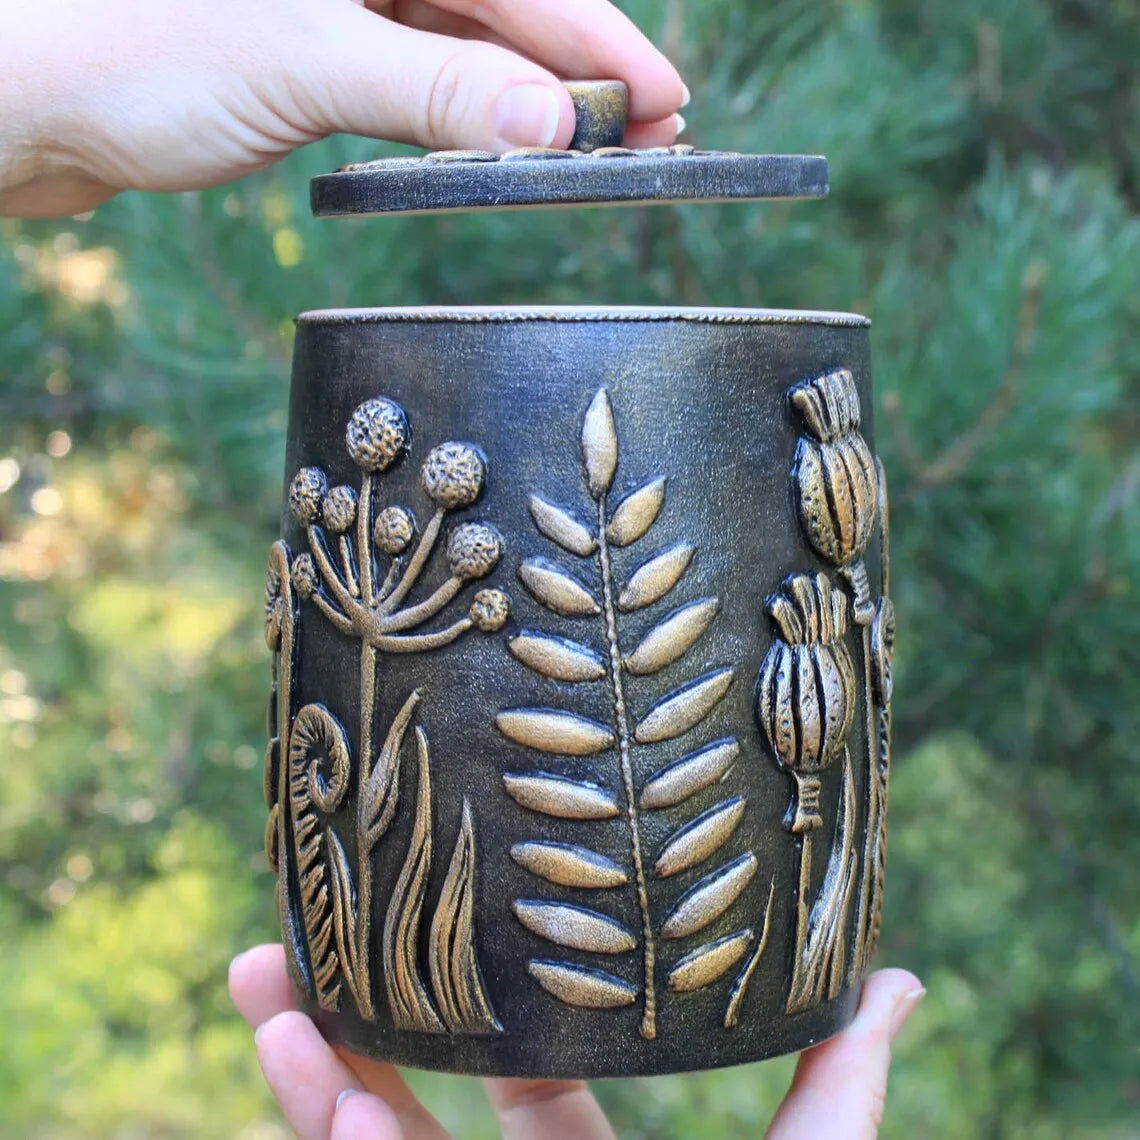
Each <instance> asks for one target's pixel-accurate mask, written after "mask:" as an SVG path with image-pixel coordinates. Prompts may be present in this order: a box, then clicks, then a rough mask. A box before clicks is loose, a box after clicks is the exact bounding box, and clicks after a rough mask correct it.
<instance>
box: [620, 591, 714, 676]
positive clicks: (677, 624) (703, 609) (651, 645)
mask: <svg viewBox="0 0 1140 1140" xmlns="http://www.w3.org/2000/svg"><path fill="white" fill-rule="evenodd" d="M719 610H720V602H718V601H717V600H716V598H698V599H697V600H696V601H695V602H689V603H688V604H687V605H684V606H680V607H679V608H678V609H675V610H673V612H672V613H670V614H668V615H667V616H666V617H664V618H663V619H662V620H661V621H660V622H658V623H657V625H655V626H654V627H653V628H652V629H651V630H650V631H649V632H648V633H647V634H646V635H645V636H644V637H643V638H642V639H641V641H640V642H639V643H638V646H637V648H636V649H635V650H634V651H633V652H632V653H631V654H630V655H629V656H628V657H627V658H626V659H625V667H626V668H627V669H628V670H629V671H630V672H631V673H635V674H637V675H638V676H642V677H644V676H648V675H650V674H653V673H659V672H660V671H661V670H662V669H664V668H665V666H666V665H672V664H673V662H674V661H676V660H678V659H679V658H681V657H683V656H684V655H685V654H686V653H688V651H689V650H690V649H691V648H692V647H693V646H694V645H695V644H696V643H697V641H699V640H700V638H701V637H703V636H704V634H705V633H706V632H707V631H708V628H709V626H710V625H712V623H713V618H715V617H716V615H717V612H718V611H719Z"/></svg>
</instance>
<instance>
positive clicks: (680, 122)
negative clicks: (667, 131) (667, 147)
mask: <svg viewBox="0 0 1140 1140" xmlns="http://www.w3.org/2000/svg"><path fill="white" fill-rule="evenodd" d="M673 118H675V119H676V120H677V134H680V133H681V132H682V131H683V130H684V129H685V127H686V126H687V125H688V124H687V123H686V122H685V116H684V115H674V116H673Z"/></svg>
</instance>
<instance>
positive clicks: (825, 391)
mask: <svg viewBox="0 0 1140 1140" xmlns="http://www.w3.org/2000/svg"><path fill="white" fill-rule="evenodd" d="M791 401H792V404H793V406H794V407H795V409H796V410H797V411H798V412H799V414H800V415H801V416H802V417H803V421H804V423H805V424H806V425H807V429H808V431H809V433H810V434H809V435H804V436H801V437H800V441H799V443H798V445H797V446H796V458H795V464H794V466H793V467H792V480H793V483H794V485H795V493H796V507H797V510H798V511H799V516H800V523H801V525H802V526H803V530H804V534H805V535H806V536H807V539H808V541H809V542H810V543H811V545H812V548H813V549H814V550H815V552H816V553H817V554H818V555H819V556H820V557H821V558H824V559H826V560H827V561H828V562H830V563H831V564H832V565H833V566H838V567H844V568H849V574H850V576H851V579H852V586H853V588H854V590H855V595H856V597H855V609H856V620H857V621H859V622H860V624H863V620H864V619H865V620H866V621H869V620H870V618H871V609H870V594H869V588H867V585H866V578H867V575H866V571H865V570H864V569H863V567H862V557H863V553H864V552H865V551H866V549H867V544H868V542H870V540H871V535H872V534H873V533H874V529H875V519H876V516H877V513H878V478H877V475H876V471H875V459H874V456H873V455H872V454H871V449H870V447H868V446H867V441H866V440H865V439H864V438H863V437H862V435H860V433H859V422H860V412H859V393H858V391H857V390H856V388H855V380H854V378H853V377H852V375H851V373H850V372H849V371H848V370H847V369H845V368H842V369H839V370H838V371H837V372H828V373H826V374H824V375H823V376H817V377H815V378H814V379H812V380H808V381H806V382H804V383H803V384H800V385H798V386H797V387H795V388H793V389H792V391H791Z"/></svg>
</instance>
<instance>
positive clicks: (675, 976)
mask: <svg viewBox="0 0 1140 1140" xmlns="http://www.w3.org/2000/svg"><path fill="white" fill-rule="evenodd" d="M754 939H755V935H754V934H753V933H752V931H751V930H738V931H736V933H735V934H726V935H725V936H724V937H723V938H717V939H714V940H713V941H712V942H706V943H705V944H704V945H703V946H698V947H697V948H696V949H695V950H690V951H689V953H688V954H686V955H685V956H684V957H683V958H681V959H679V960H678V962H677V964H676V965H675V966H673V968H672V969H671V970H670V971H669V973H668V975H667V976H666V979H665V984H666V986H668V988H669V989H671V990H673V991H674V992H676V993H690V992H691V991H693V990H699V989H703V988H704V987H705V986H707V985H711V984H712V983H713V982H715V981H716V980H717V979H718V978H720V977H723V976H724V975H725V974H726V973H728V971H729V970H731V969H732V967H733V966H735V965H736V963H737V962H739V961H740V959H741V958H743V957H744V955H745V954H747V953H748V947H749V946H751V945H752V942H753V941H754Z"/></svg>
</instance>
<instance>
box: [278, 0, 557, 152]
mask: <svg viewBox="0 0 1140 1140" xmlns="http://www.w3.org/2000/svg"><path fill="white" fill-rule="evenodd" d="M324 12H325V14H326V16H327V18H326V19H323V20H321V21H318V22H316V23H309V24H308V26H307V27H306V28H305V29H304V34H298V35H295V36H293V37H292V40H291V44H290V47H289V57H288V58H287V59H286V60H285V61H283V65H284V67H285V69H286V70H287V71H288V73H289V75H290V77H291V83H290V92H289V98H290V100H291V101H292V103H293V104H294V105H293V106H291V107H288V108H281V109H280V112H281V113H282V114H283V116H290V117H297V116H299V117H300V119H301V122H302V124H303V126H304V127H305V129H307V130H311V131H312V132H313V133H314V134H332V133H334V132H338V131H345V132H348V133H351V134H359V135H367V136H369V137H372V138H386V139H395V140H398V141H402V142H415V143H419V144H420V145H422V146H426V147H429V148H431V149H437V150H438V149H448V148H457V147H458V148H479V149H486V150H492V151H503V150H509V149H511V148H512V147H520V146H566V145H567V144H568V143H569V141H570V137H571V136H572V135H573V133H574V107H573V104H572V103H571V101H570V96H569V94H568V93H567V91H566V90H565V88H564V87H563V85H562V83H561V81H560V80H559V79H558V78H557V77H556V76H555V75H553V74H552V73H551V72H549V71H547V70H546V69H545V68H543V67H541V66H539V65H538V64H537V63H534V62H532V61H531V60H529V59H525V58H524V57H523V56H521V55H518V54H516V53H514V52H511V51H507V50H506V49H504V48H502V47H499V46H497V45H495V44H491V43H486V42H483V41H481V40H467V39H456V38H453V37H451V36H444V35H438V34H436V33H433V32H425V31H419V30H415V29H411V28H407V27H404V26H403V25H401V24H398V23H394V22H393V21H391V20H387V19H384V18H382V17H378V16H376V15H374V14H373V13H372V12H369V11H367V10H365V9H363V8H360V7H357V6H356V5H354V4H352V3H349V2H348V0H336V2H335V3H331V4H329V6H328V7H327V9H324Z"/></svg>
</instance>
